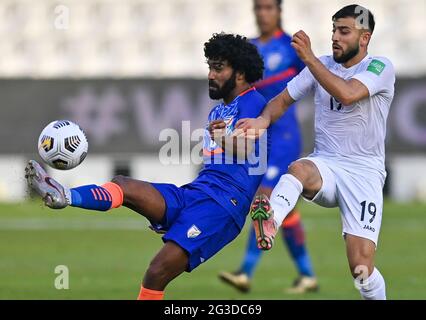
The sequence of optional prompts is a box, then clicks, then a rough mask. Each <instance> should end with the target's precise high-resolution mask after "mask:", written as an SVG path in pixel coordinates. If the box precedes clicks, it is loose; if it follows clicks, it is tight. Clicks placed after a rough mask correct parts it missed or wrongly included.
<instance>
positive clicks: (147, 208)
mask: <svg viewBox="0 0 426 320" xmlns="http://www.w3.org/2000/svg"><path fill="white" fill-rule="evenodd" d="M25 177H26V179H27V182H28V185H29V186H30V187H31V188H32V189H33V190H34V191H36V192H37V193H38V194H39V195H40V196H41V197H42V199H43V201H44V203H45V204H46V205H47V206H48V207H50V208H52V209H62V208H65V207H66V206H68V205H70V206H73V207H79V208H84V209H89V210H96V211H106V210H109V209H111V208H116V207H119V206H121V205H124V206H126V207H128V208H130V209H132V210H134V211H136V212H138V213H139V214H141V215H143V216H145V217H146V218H147V219H149V220H150V221H153V222H161V221H162V219H163V218H164V214H165V210H166V204H165V201H164V198H163V196H162V195H161V193H160V192H159V191H158V190H157V189H155V188H154V187H153V186H152V185H151V184H150V183H148V182H144V181H139V180H135V179H131V178H128V177H123V176H117V177H115V178H114V179H112V181H111V182H107V183H105V184H104V185H101V186H98V185H94V184H93V185H86V186H81V187H77V188H71V189H68V188H66V187H64V186H62V185H61V184H60V183H59V182H57V181H56V180H54V179H52V178H51V177H50V176H49V175H48V174H47V173H46V171H45V170H44V169H43V168H42V167H41V166H40V165H39V164H38V163H37V162H36V161H34V160H31V161H29V162H28V165H27V166H26V168H25Z"/></svg>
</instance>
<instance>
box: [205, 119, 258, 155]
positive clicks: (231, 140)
mask: <svg viewBox="0 0 426 320" xmlns="http://www.w3.org/2000/svg"><path fill="white" fill-rule="evenodd" d="M209 132H210V136H211V137H212V139H213V140H214V141H215V142H216V143H217V144H218V145H219V146H220V147H221V148H222V149H223V150H224V151H225V152H227V153H230V152H232V155H235V156H237V157H238V158H240V159H247V157H248V155H249V154H250V153H251V152H252V151H253V148H254V142H255V141H254V139H253V138H251V137H247V136H245V135H244V134H240V132H234V133H233V134H232V135H227V134H226V124H225V122H224V121H223V120H221V119H219V120H213V121H212V122H210V124H209Z"/></svg>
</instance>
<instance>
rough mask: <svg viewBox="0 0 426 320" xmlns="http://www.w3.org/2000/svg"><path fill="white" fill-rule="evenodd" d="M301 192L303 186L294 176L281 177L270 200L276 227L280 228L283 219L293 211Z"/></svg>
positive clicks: (285, 175)
mask: <svg viewBox="0 0 426 320" xmlns="http://www.w3.org/2000/svg"><path fill="white" fill-rule="evenodd" d="M302 191H303V185H302V183H301V182H300V181H299V180H298V179H297V178H296V177H295V176H292V175H291V174H284V175H283V176H281V179H280V181H278V183H277V185H276V186H275V188H274V190H273V191H272V194H271V199H270V202H271V206H272V209H273V210H274V220H275V222H276V223H277V226H280V225H281V223H282V222H283V220H284V219H285V217H287V215H288V214H289V213H290V212H291V210H293V209H294V207H295V206H296V203H297V200H298V199H299V196H300V194H301V193H302Z"/></svg>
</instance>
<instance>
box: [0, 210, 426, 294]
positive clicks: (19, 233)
mask: <svg viewBox="0 0 426 320" xmlns="http://www.w3.org/2000/svg"><path fill="white" fill-rule="evenodd" d="M299 208H300V209H301V211H302V216H303V222H304V225H305V229H306V231H307V243H308V247H309V251H310V253H311V257H312V260H313V264H314V267H315V271H316V274H317V276H318V278H319V282H320V286H321V289H320V292H319V293H312V294H306V295H303V296H290V295H286V294H284V292H283V289H284V288H285V287H288V286H290V284H291V283H292V281H293V279H294V278H295V276H296V272H295V269H294V266H293V265H292V262H291V261H290V258H289V256H288V253H287V252H286V250H285V249H284V248H283V244H282V241H281V240H280V239H278V241H277V242H276V246H275V248H274V249H273V250H272V251H270V252H266V253H264V256H263V259H262V260H261V263H260V265H259V266H258V269H257V272H256V274H255V277H254V280H253V282H252V291H251V292H250V293H249V294H241V293H238V292H236V291H235V290H234V289H232V288H230V287H228V286H226V285H225V284H223V283H221V282H219V280H218V278H217V274H218V272H219V271H221V270H229V271H233V270H235V269H236V268H237V267H238V266H239V263H240V260H241V258H242V256H243V250H244V248H245V240H246V236H247V232H246V231H247V228H248V227H249V224H248V223H247V224H246V226H245V229H244V231H243V232H242V233H241V235H240V236H239V237H238V238H237V239H236V240H235V241H234V242H232V243H231V244H230V245H228V246H227V247H225V248H224V249H223V250H222V251H221V252H220V253H219V254H217V255H216V256H215V257H213V258H212V259H211V260H209V261H208V262H206V263H205V264H202V265H201V266H200V267H199V268H197V269H196V270H195V271H193V272H192V273H191V274H188V273H185V274H183V275H182V276H181V277H179V278H177V279H175V281H173V282H172V283H171V284H170V285H169V287H168V289H167V291H166V298H167V299H359V294H358V292H357V290H356V289H355V288H354V286H353V281H352V279H351V276H350V274H349V271H348V267H347V262H346V256H345V248H344V243H343V240H342V237H341V222H340V216H339V213H338V211H337V210H335V209H332V210H330V209H324V208H321V207H318V206H315V205H309V204H307V203H304V202H303V203H301V204H300V206H299ZM425 227H426V204H409V205H400V204H395V203H392V202H386V203H385V210H384V217H383V224H382V230H381V237H380V240H379V247H378V251H377V257H376V264H377V266H378V267H379V269H380V271H381V272H382V274H383V275H384V277H385V279H386V285H387V295H388V298H389V299H426V290H424V288H425V287H426V274H425V272H426V252H425V250H424V246H425V244H426V232H425ZM161 246H162V242H161V239H160V237H159V236H158V235H156V234H155V233H153V232H152V231H150V230H149V229H148V228H147V223H146V221H145V219H144V218H143V217H141V216H139V215H137V214H135V213H133V212H131V211H129V210H127V209H119V210H115V211H113V213H93V212H90V213H89V212H88V211H83V210H79V209H75V208H67V209H65V210H62V211H53V210H50V209H47V208H44V207H42V206H41V204H40V203H39V202H27V203H21V204H16V205H10V204H0V255H1V258H0V299H135V297H136V296H137V294H138V291H139V284H140V282H141V279H142V277H143V274H144V272H145V270H146V268H147V267H148V264H149V261H150V260H151V258H152V257H153V256H154V254H155V253H156V252H157V250H158V249H159V248H160V247H161ZM57 265H66V266H67V267H68V268H69V279H70V280H69V286H70V288H69V290H57V289H55V287H54V281H55V277H56V276H57V274H55V273H54V270H55V267H56V266H57Z"/></svg>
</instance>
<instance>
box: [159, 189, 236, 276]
mask: <svg viewBox="0 0 426 320" xmlns="http://www.w3.org/2000/svg"><path fill="white" fill-rule="evenodd" d="M152 186H153V187H154V188H156V189H157V190H158V191H159V192H160V193H161V194H162V196H163V197H164V200H165V202H166V214H165V218H164V220H163V221H162V222H161V224H158V223H151V224H152V226H153V228H154V229H156V230H164V231H166V234H165V235H164V236H163V241H164V242H167V241H173V242H175V243H176V244H178V245H179V246H180V247H181V248H183V249H184V250H185V251H186V252H187V253H188V257H189V266H188V268H187V270H186V271H187V272H191V271H192V270H193V269H195V268H196V267H198V266H199V265H200V264H201V263H203V262H204V261H207V260H208V259H210V258H211V257H212V256H214V255H215V254H216V253H217V252H218V251H220V250H221V249H222V248H223V247H225V246H226V245H227V244H228V243H230V242H231V241H232V240H234V239H235V238H236V237H237V236H238V234H239V233H240V231H241V230H240V228H239V227H238V225H237V224H236V223H235V221H234V219H233V218H232V215H231V214H230V213H229V212H228V211H227V210H226V209H224V208H223V207H222V206H221V205H220V204H219V203H218V202H216V201H215V200H214V199H213V198H211V197H210V196H208V195H207V194H206V193H204V192H202V191H200V190H198V189H193V188H191V187H190V185H185V186H182V187H180V188H179V187H177V186H175V185H173V184H167V183H152Z"/></svg>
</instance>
